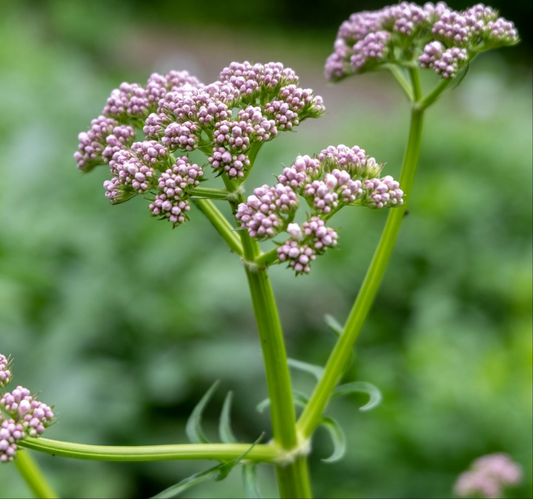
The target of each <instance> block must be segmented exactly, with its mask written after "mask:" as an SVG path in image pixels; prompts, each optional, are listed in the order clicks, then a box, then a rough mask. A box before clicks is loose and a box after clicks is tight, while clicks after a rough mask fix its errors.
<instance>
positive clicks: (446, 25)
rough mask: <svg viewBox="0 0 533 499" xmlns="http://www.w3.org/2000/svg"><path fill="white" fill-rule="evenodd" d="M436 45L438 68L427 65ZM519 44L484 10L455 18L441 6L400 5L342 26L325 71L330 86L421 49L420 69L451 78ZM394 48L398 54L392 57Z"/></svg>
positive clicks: (514, 34)
mask: <svg viewBox="0 0 533 499" xmlns="http://www.w3.org/2000/svg"><path fill="white" fill-rule="evenodd" d="M436 41H439V42H441V43H442V48H441V50H440V56H439V57H438V60H439V61H441V62H440V63H436V60H437V59H434V60H432V61H431V60H430V58H431V56H432V55H433V56H435V55H436V54H435V48H436V45H435V42H436ZM517 42H518V33H517V31H516V29H515V27H514V24H513V23H512V22H510V21H507V20H506V19H504V18H503V17H499V16H498V13H497V12H496V11H495V10H494V9H492V8H491V7H487V6H485V5H483V4H477V5H475V6H473V7H471V8H469V9H467V10H465V11H462V12H457V11H455V10H453V9H451V8H449V7H448V6H447V5H446V4H445V3H444V2H438V3H437V4H436V5H435V4H433V3H426V4H424V6H419V5H416V4H415V3H412V2H401V3H399V4H397V5H392V6H388V7H384V8H383V9H380V10H377V11H374V12H368V11H365V12H358V13H356V14H352V15H351V16H350V18H349V19H348V20H347V21H344V22H343V23H342V24H341V26H340V28H339V31H338V33H337V39H336V41H335V44H334V51H333V53H332V54H331V55H330V56H329V57H328V59H327V61H326V66H325V70H324V71H325V76H326V78H327V79H328V80H333V81H337V80H340V79H342V78H344V77H346V76H348V75H350V74H354V73H362V72H364V71H367V70H369V69H372V68H374V67H375V66H377V65H379V64H383V63H398V62H400V63H401V62H408V61H410V60H411V59H412V54H413V53H414V54H417V52H418V53H420V49H421V48H422V47H424V46H425V48H424V49H423V54H422V57H421V59H420V60H419V61H420V65H421V67H423V68H432V69H434V70H435V72H436V73H437V74H439V75H441V76H442V77H443V78H452V77H453V76H455V74H456V73H457V69H458V68H459V67H460V66H461V65H462V64H465V63H467V62H468V61H469V60H470V58H471V57H473V56H474V55H475V54H476V53H478V52H480V51H482V50H488V49H491V48H495V47H500V46H506V45H514V44H516V43H517ZM428 45H429V48H428ZM393 47H396V48H397V49H396V50H395V51H393V50H392V48H393Z"/></svg>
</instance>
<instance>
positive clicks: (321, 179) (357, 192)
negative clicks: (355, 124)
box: [236, 144, 403, 274]
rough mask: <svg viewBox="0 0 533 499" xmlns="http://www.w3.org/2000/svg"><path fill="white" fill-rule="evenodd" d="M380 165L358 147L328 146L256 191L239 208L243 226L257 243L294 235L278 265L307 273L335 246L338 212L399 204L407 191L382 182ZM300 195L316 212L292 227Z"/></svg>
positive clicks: (281, 249) (388, 179)
mask: <svg viewBox="0 0 533 499" xmlns="http://www.w3.org/2000/svg"><path fill="white" fill-rule="evenodd" d="M381 169H382V166H381V165H379V164H378V163H377V162H376V160H375V159H374V158H372V157H369V156H367V154H366V152H365V151H364V150H363V149H361V148H359V147H357V146H354V147H352V148H350V147H347V146H345V145H342V144H341V145H339V146H337V147H334V146H330V147H328V148H327V149H324V150H322V151H321V152H320V154H319V155H318V157H310V156H307V155H306V156H298V157H297V158H296V160H295V161H294V163H293V164H292V165H290V166H288V167H285V168H284V169H283V172H282V173H281V175H278V177H277V180H278V184H277V185H276V186H274V187H269V186H268V185H266V184H265V185H263V186H261V187H259V188H257V189H255V190H254V193H253V195H251V196H249V197H248V199H247V201H246V203H241V204H239V206H238V209H237V214H236V217H237V220H239V222H240V224H241V228H243V229H246V230H248V232H249V234H250V236H251V237H254V238H256V239H265V238H272V237H275V236H277V235H278V234H279V233H280V232H282V231H284V230H286V231H287V233H288V234H289V235H290V236H291V237H290V239H288V240H287V241H285V243H283V244H282V245H281V246H280V247H279V248H278V257H279V260H280V261H287V262H288V263H289V266H290V267H291V268H293V269H294V270H295V272H296V273H297V274H304V273H307V272H309V269H310V263H311V261H312V260H314V259H315V258H316V256H317V255H319V254H322V253H323V252H324V251H325V249H326V248H328V247H331V246H334V245H335V244H336V242H337V234H336V232H335V231H334V230H333V229H331V228H329V227H326V225H325V220H327V219H329V218H330V217H331V216H332V215H333V214H334V213H336V212H337V211H338V210H339V209H340V208H342V207H343V206H346V205H350V204H358V205H362V206H368V207H370V208H385V207H393V206H400V205H401V204H402V203H403V192H402V190H401V189H400V188H399V185H398V182H396V181H395V180H394V179H393V178H392V177H390V176H386V177H384V178H381V179H380V178H378V175H379V174H380V172H381ZM298 196H302V197H303V198H304V199H305V200H306V202H307V204H308V206H309V208H310V209H311V211H312V214H311V218H310V219H309V220H308V221H307V222H306V223H304V224H303V226H302V227H300V226H299V225H298V224H295V223H293V219H294V217H295V213H296V210H297V209H298V206H299V203H298Z"/></svg>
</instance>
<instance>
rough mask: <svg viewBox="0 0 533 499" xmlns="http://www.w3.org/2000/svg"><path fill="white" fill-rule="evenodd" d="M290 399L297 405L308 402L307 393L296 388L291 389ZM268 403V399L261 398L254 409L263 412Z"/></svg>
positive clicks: (303, 405)
mask: <svg viewBox="0 0 533 499" xmlns="http://www.w3.org/2000/svg"><path fill="white" fill-rule="evenodd" d="M292 399H293V402H294V405H296V406H299V407H305V406H306V405H307V402H309V398H308V397H307V395H304V394H303V393H302V392H299V391H298V390H293V391H292ZM269 405H270V399H269V398H266V399H265V400H262V401H261V402H259V404H257V406H256V408H255V410H256V411H258V412H263V411H264V410H265V409H266V408H267V407H268V406H269Z"/></svg>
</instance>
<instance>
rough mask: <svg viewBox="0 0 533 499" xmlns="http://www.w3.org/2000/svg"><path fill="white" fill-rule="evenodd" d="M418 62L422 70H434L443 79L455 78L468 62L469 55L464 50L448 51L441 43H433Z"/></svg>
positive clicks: (450, 49) (427, 46)
mask: <svg viewBox="0 0 533 499" xmlns="http://www.w3.org/2000/svg"><path fill="white" fill-rule="evenodd" d="M418 61H419V62H420V67H421V68H433V70H434V71H435V73H437V74H439V75H441V76H442V77H443V78H453V77H454V76H455V75H456V74H457V71H458V70H459V68H461V67H462V66H464V65H465V64H466V63H467V62H468V53H467V51H466V49H464V48H459V47H452V48H449V49H446V48H445V47H444V45H443V44H442V43H441V42H431V43H428V44H427V45H426V46H425V47H424V53H423V54H422V55H421V56H420V57H419V58H418Z"/></svg>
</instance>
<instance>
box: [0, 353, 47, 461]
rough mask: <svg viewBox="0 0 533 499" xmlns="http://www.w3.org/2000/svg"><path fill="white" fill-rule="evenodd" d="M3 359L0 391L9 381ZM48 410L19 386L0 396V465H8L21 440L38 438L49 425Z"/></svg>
mask: <svg viewBox="0 0 533 499" xmlns="http://www.w3.org/2000/svg"><path fill="white" fill-rule="evenodd" d="M8 367H9V363H8V361H7V359H6V357H5V356H4V355H2V354H0V389H1V388H4V387H5V386H7V384H8V383H9V381H10V380H11V372H10V371H9V370H8ZM53 420H54V413H53V411H52V408H51V407H49V406H48V405H46V404H45V403H43V402H40V401H39V400H37V397H36V396H33V395H31V393H30V391H29V390H28V389H27V388H24V387H23V386H20V385H19V386H17V387H16V388H15V389H14V390H13V391H11V392H3V393H0V462H2V463H5V462H8V461H12V460H13V459H14V457H15V455H16V452H17V448H18V446H17V444H18V442H19V441H20V440H22V439H23V438H25V437H38V436H39V435H41V433H43V431H44V430H45V429H46V428H47V427H48V426H50V424H52V422H53Z"/></svg>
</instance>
